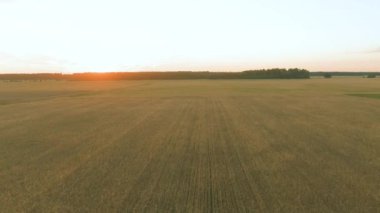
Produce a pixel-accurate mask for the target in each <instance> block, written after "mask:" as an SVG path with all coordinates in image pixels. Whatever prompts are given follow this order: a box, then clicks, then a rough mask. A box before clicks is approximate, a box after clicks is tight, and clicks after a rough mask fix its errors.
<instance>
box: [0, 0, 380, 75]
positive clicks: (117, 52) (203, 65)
mask: <svg viewBox="0 0 380 213" xmlns="http://www.w3.org/2000/svg"><path fill="white" fill-rule="evenodd" d="M379 8H380V1H376V0H362V1H356V0H345V1H343V0H330V1H328V0H310V1H301V0H289V1H283V2H279V1H275V0H265V1H264V0H252V1H249V0H234V1H232V0H230V1H226V0H224V1H216V0H203V1H200V0H192V1H190V0H182V1H178V0H155V1H154V0H141V1H130V0H127V1H122V0H110V1H100V0H93V1H89V0H75V1H74V0H65V1H64V0H54V1H52V0H49V1H48V0H28V1H27V0H0V25H1V26H2V27H1V30H0V73H20V72H26V73H27V72H64V73H72V72H87V71H91V72H105V71H165V70H168V71H182V70H194V71H200V70H205V71H241V70H246V69H260V68H272V67H285V68H289V67H300V68H305V69H309V70H311V71H380V29H379V28H378V20H380V13H379V12H378V9H379Z"/></svg>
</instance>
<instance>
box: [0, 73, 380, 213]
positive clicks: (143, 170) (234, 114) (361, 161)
mask: <svg viewBox="0 0 380 213" xmlns="http://www.w3.org/2000/svg"><path fill="white" fill-rule="evenodd" d="M379 91H380V81H379V80H377V79H375V80H368V79H361V78H357V79H355V78H347V79H342V78H341V79H338V78H336V79H328V80H325V79H310V80H263V81H260V80H253V81H249V80H188V81H186V80H185V81H118V82H49V81H48V82H35V83H33V82H13V83H10V82H0V103H5V104H2V105H0V211H1V212H120V211H122V212H251V211H258V212H377V211H379V210H380V181H379V177H380V143H379V141H380V119H379V118H380V102H379V101H378V100H376V99H370V98H363V99H360V101H358V98H357V97H353V96H347V95H346V94H362V93H378V92H379Z"/></svg>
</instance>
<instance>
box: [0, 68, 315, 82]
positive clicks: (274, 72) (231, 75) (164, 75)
mask: <svg viewBox="0 0 380 213" xmlns="http://www.w3.org/2000/svg"><path fill="white" fill-rule="evenodd" d="M306 78H310V72H309V71H307V70H305V69H298V68H294V69H263V70H247V71H243V72H191V71H189V72H186V71H181V72H110V73H74V74H61V73H52V74H48V73H40V74H0V80H9V81H19V80H73V81H75V80H77V81H96V80H99V81H100V80H175V79H306Z"/></svg>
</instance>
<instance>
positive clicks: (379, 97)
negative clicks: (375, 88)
mask: <svg viewBox="0 0 380 213" xmlns="http://www.w3.org/2000/svg"><path fill="white" fill-rule="evenodd" d="M349 95H351V96H358V97H365V98H377V99H380V94H365V93H364V94H363V93H359V94H349Z"/></svg>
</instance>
